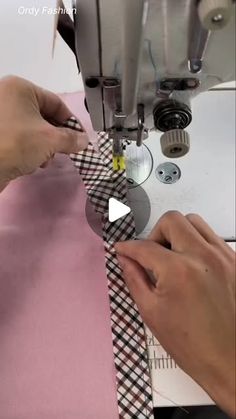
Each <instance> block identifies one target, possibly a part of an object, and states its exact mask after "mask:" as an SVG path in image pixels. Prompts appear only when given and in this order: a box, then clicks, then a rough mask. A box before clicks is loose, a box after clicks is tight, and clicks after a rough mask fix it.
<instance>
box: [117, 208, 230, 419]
mask: <svg viewBox="0 0 236 419" xmlns="http://www.w3.org/2000/svg"><path fill="white" fill-rule="evenodd" d="M116 251H117V254H118V259H119V261H120V264H121V266H122V269H123V272H124V277H125V281H126V283H127V286H128V288H129V290H130V293H131V295H132V296H133V298H134V300H135V302H136V303H137V306H138V309H139V311H140V314H141V316H142V318H143V320H144V322H145V323H146V324H147V326H148V327H149V328H150V330H151V331H152V333H153V334H154V335H155V336H156V337H157V339H158V340H159V342H160V343H161V344H162V345H163V347H164V348H165V349H166V350H167V352H169V353H170V354H171V356H172V357H173V358H174V359H175V361H176V362H177V364H178V365H179V366H180V367H181V368H182V369H183V370H184V371H185V372H186V373H188V374H189V375H190V376H192V377H193V378H194V379H195V380H196V381H197V382H198V383H199V384H200V385H201V386H202V387H203V388H204V389H205V390H206V391H207V392H208V394H209V395H210V396H211V397H212V398H213V400H215V402H216V403H217V404H219V406H220V407H221V408H222V409H224V410H225V411H226V412H227V413H228V414H230V415H231V416H233V417H235V252H234V251H233V250H232V249H231V248H230V247H229V246H228V245H227V244H226V243H225V242H224V241H223V240H222V239H220V238H219V237H218V236H217V235H216V234H215V233H214V232H213V231H212V230H211V229H210V227H209V226H208V225H207V224H206V223H205V222H204V221H203V220H202V219H201V218H200V217H199V216H197V215H188V216H186V217H184V216H183V215H181V214H180V213H178V212H169V213H167V214H166V215H164V216H163V217H162V218H161V219H160V221H159V222H158V223H157V225H156V227H155V228H154V230H153V231H152V233H151V234H150V236H149V238H148V240H142V241H130V242H124V243H118V244H117V245H116ZM149 273H151V278H152V281H153V280H154V281H156V284H154V282H152V281H151V280H150V275H149Z"/></svg>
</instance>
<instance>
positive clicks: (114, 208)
mask: <svg viewBox="0 0 236 419" xmlns="http://www.w3.org/2000/svg"><path fill="white" fill-rule="evenodd" d="M130 211H131V208H130V207H128V206H127V205H125V204H123V203H122V202H120V201H117V199H115V198H110V199H109V221H110V222H111V223H114V221H116V220H119V218H122V217H124V216H125V215H127V214H129V213H130Z"/></svg>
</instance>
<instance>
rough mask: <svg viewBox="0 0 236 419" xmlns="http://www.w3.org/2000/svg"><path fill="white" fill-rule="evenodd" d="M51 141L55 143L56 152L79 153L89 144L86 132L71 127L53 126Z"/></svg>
mask: <svg viewBox="0 0 236 419" xmlns="http://www.w3.org/2000/svg"><path fill="white" fill-rule="evenodd" d="M51 132H52V135H51V136H50V141H51V142H52V144H53V147H54V150H55V153H64V154H70V153H79V152H80V151H82V150H85V149H86V148H87V146H88V141H89V140H88V136H87V134H86V133H82V132H77V131H75V130H72V129H70V128H56V127H52V130H51Z"/></svg>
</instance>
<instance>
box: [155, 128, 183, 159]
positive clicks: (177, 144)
mask: <svg viewBox="0 0 236 419" xmlns="http://www.w3.org/2000/svg"><path fill="white" fill-rule="evenodd" d="M161 149H162V153H163V154H164V156H166V157H168V158H172V159H173V158H177V157H183V156H185V154H187V153H188V152H189V149H190V137H189V134H188V133H187V132H186V131H184V130H182V129H173V130H170V131H166V132H165V133H164V134H163V135H162V136H161Z"/></svg>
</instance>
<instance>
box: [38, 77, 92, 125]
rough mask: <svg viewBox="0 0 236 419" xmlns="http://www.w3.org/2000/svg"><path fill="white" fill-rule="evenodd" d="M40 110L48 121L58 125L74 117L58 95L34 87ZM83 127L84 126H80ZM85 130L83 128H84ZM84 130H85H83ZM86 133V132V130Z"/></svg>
mask: <svg viewBox="0 0 236 419" xmlns="http://www.w3.org/2000/svg"><path fill="white" fill-rule="evenodd" d="M34 89H35V94H36V97H37V101H38V105H39V110H40V113H41V114H42V116H43V117H44V118H45V119H46V120H48V121H54V122H55V123H57V124H58V125H62V124H64V123H65V122H66V121H67V120H68V119H69V118H71V116H72V112H71V111H70V110H69V108H68V107H67V106H66V105H65V103H64V102H63V101H62V100H61V99H60V98H59V96H57V95H56V94H54V93H52V92H49V91H48V90H45V89H42V88H40V87H38V86H35V85H34ZM80 125H81V127H82V124H80ZM82 128H83V127H82ZM83 130H84V128H83ZM84 131H85V130H84Z"/></svg>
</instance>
